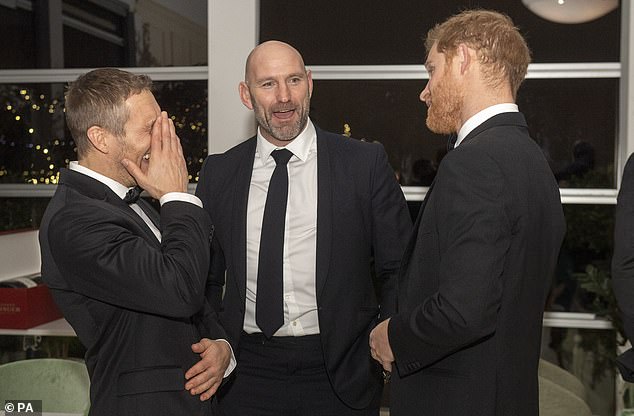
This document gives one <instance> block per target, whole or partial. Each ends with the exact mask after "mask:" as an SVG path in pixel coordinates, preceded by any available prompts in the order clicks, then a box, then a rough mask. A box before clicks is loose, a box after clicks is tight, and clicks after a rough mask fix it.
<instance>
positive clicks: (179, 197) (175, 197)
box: [159, 192, 203, 208]
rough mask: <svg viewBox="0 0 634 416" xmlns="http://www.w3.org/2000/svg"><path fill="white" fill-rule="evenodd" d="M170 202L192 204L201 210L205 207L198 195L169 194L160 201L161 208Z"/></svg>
mask: <svg viewBox="0 0 634 416" xmlns="http://www.w3.org/2000/svg"><path fill="white" fill-rule="evenodd" d="M170 201H182V202H189V203H192V204H194V205H196V206H198V207H200V208H202V207H203V202H202V201H201V200H200V198H198V197H197V196H196V195H192V194H188V193H187V192H168V193H166V194H165V195H163V196H162V197H161V199H159V202H160V204H161V206H163V204H164V203H166V202H170Z"/></svg>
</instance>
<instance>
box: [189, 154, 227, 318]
mask: <svg viewBox="0 0 634 416" xmlns="http://www.w3.org/2000/svg"><path fill="white" fill-rule="evenodd" d="M213 159H214V156H213V155H212V156H208V157H207V159H206V160H205V163H203V166H202V168H201V170H200V175H199V180H198V185H197V186H196V196H197V197H198V198H200V200H201V201H202V203H203V208H205V210H206V211H207V212H208V213H209V215H210V217H213V213H212V212H211V207H212V206H213V198H214V195H213V192H212V190H211V180H212V176H211V175H212V165H213ZM225 270H226V265H225V258H224V253H223V251H222V247H221V246H220V243H219V242H218V238H214V239H213V240H212V242H211V259H210V262H209V270H208V278H207V284H206V289H205V291H206V294H205V296H206V298H207V301H208V302H209V304H210V305H211V307H212V308H213V310H214V311H216V313H218V312H219V311H220V308H221V305H222V293H223V288H224V285H225Z"/></svg>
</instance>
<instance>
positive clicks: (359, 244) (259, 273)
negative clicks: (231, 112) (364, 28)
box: [196, 41, 411, 416]
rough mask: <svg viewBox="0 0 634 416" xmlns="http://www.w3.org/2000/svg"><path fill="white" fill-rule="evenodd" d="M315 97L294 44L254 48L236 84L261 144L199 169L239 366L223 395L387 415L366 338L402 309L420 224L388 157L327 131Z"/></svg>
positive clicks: (217, 278)
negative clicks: (400, 293) (412, 238)
mask: <svg viewBox="0 0 634 416" xmlns="http://www.w3.org/2000/svg"><path fill="white" fill-rule="evenodd" d="M312 88H313V84H312V78H311V74H310V71H307V70H306V68H305V66H304V62H303V59H302V57H301V55H300V54H299V53H298V52H297V51H296V50H295V49H294V48H292V47H291V46H290V45H288V44H285V43H282V42H277V41H269V42H265V43H263V44H261V45H259V46H257V47H256V48H255V49H254V50H253V51H252V52H251V53H250V55H249V57H248V59H247V64H246V74H245V80H244V82H241V83H240V86H239V92H240V98H241V100H242V102H243V104H244V105H245V106H246V107H247V108H248V109H250V110H253V111H254V113H255V118H256V120H257V123H258V132H257V135H256V136H255V137H252V138H250V139H249V140H247V141H245V142H243V143H241V144H239V145H237V146H236V147H234V148H232V149H230V150H229V151H227V152H226V153H224V154H218V155H211V156H209V157H208V158H207V160H206V161H205V163H204V165H203V168H202V171H201V174H200V182H199V184H198V188H197V191H196V194H197V195H198V196H199V197H200V198H201V200H202V201H203V206H204V207H205V208H206V210H207V211H208V212H209V214H210V216H211V220H212V222H213V224H214V226H215V230H216V234H215V240H214V241H215V244H217V246H216V247H214V252H213V257H212V266H211V269H210V270H211V275H210V285H209V288H208V298H209V300H210V303H211V304H212V306H214V307H215V308H216V310H217V311H218V312H219V316H220V321H221V323H222V325H223V326H224V327H225V329H226V331H227V335H228V337H229V340H230V342H231V344H232V346H233V348H234V351H236V355H237V356H238V360H239V363H240V364H239V366H238V368H237V369H236V374H235V377H232V380H230V381H229V382H228V383H227V385H226V387H223V388H222V389H221V390H220V392H219V394H218V399H219V401H218V402H219V408H220V409H221V410H222V412H223V413H224V414H225V415H258V416H262V415H275V416H277V415H281V414H285V415H342V416H345V415H378V407H379V403H378V400H379V397H380V393H381V387H382V379H381V371H380V366H379V365H378V364H377V363H375V362H373V360H372V359H371V357H370V351H369V347H368V336H369V333H370V330H371V329H372V328H373V327H374V326H375V325H376V323H377V322H378V321H379V320H381V319H384V318H385V317H387V316H390V315H391V314H392V313H394V311H395V300H396V290H397V288H396V275H397V269H398V265H399V261H400V258H401V255H402V252H403V250H404V247H405V240H404V238H403V237H404V236H406V235H408V233H409V232H410V227H411V222H410V218H409V214H408V211H407V206H406V202H405V199H404V197H403V193H402V191H401V189H400V187H399V185H398V183H397V181H396V178H395V175H394V172H393V171H392V169H391V168H390V166H389V164H388V161H387V157H386V154H385V151H384V150H383V148H382V147H381V146H380V145H379V144H375V143H366V142H361V141H357V140H354V139H350V138H346V137H344V136H341V135H337V134H333V133H329V132H326V131H323V130H321V129H319V128H318V127H316V126H315V125H314V124H313V123H312V122H311V120H310V119H309V117H308V113H309V103H310V97H311V94H312ZM371 259H373V263H374V268H373V270H372V269H371ZM371 271H374V272H375V283H376V286H377V287H376V290H375V287H374V285H373V279H372V277H371ZM223 288H224V291H225V293H224V297H223ZM377 295H378V296H377ZM377 297H378V299H377Z"/></svg>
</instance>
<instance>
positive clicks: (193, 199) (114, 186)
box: [68, 161, 237, 377]
mask: <svg viewBox="0 0 634 416" xmlns="http://www.w3.org/2000/svg"><path fill="white" fill-rule="evenodd" d="M68 169H70V170H72V171H75V172H78V173H81V174H84V175H86V176H90V177H91V178H93V179H95V180H97V181H99V182H101V183H103V184H104V185H106V186H107V187H108V188H110V189H111V190H112V192H114V193H115V194H117V196H118V197H119V198H121V199H123V198H125V195H126V194H127V193H128V191H129V190H130V188H128V187H126V186H125V185H122V184H120V183H119V182H117V181H115V180H114V179H111V178H109V177H107V176H104V175H102V174H101V173H98V172H95V171H94V170H92V169H89V168H87V167H86V166H82V165H80V164H79V162H77V161H72V162H70V163H69V165H68ZM169 201H183V202H189V203H192V204H194V205H197V206H199V207H201V208H202V206H203V203H202V201H201V200H200V198H198V197H197V196H195V195H191V194H188V193H186V192H168V193H166V194H165V195H163V196H162V197H161V199H159V203H160V204H161V206H163V204H165V203H166V202H169ZM129 206H130V208H132V209H133V210H134V212H136V213H137V214H139V217H141V219H143V221H144V222H145V223H146V224H147V226H148V227H150V229H151V230H152V232H153V233H154V235H155V236H156V238H157V239H158V240H159V241H161V231H160V230H159V229H158V228H156V225H154V223H153V222H152V220H151V219H150V218H149V217H148V216H147V214H146V213H145V212H143V210H142V209H141V207H140V206H139V205H138V204H136V203H134V204H129ZM157 341H158V340H157ZM216 341H224V342H226V343H227V345H229V349H231V362H230V363H229V367H227V370H226V371H225V374H224V377H227V376H228V375H229V374H231V372H232V371H233V369H234V368H235V367H236V364H237V362H236V358H235V355H234V354H233V348H231V344H229V342H228V341H227V340H225V339H217V340H216ZM192 354H193V353H192Z"/></svg>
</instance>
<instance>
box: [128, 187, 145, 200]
mask: <svg viewBox="0 0 634 416" xmlns="http://www.w3.org/2000/svg"><path fill="white" fill-rule="evenodd" d="M141 192H143V189H141V187H139V186H135V187H134V188H131V189H130V190H129V191H128V193H127V194H125V197H124V198H123V202H125V203H126V204H134V203H136V201H138V200H139V196H141Z"/></svg>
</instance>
